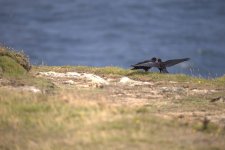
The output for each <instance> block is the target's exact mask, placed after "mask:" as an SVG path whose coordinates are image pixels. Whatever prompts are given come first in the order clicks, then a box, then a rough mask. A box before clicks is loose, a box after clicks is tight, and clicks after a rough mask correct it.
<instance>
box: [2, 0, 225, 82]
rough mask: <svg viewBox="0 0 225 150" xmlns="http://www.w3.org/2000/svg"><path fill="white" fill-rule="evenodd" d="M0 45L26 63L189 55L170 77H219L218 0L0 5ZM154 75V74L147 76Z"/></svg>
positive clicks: (222, 23)
mask: <svg viewBox="0 0 225 150" xmlns="http://www.w3.org/2000/svg"><path fill="white" fill-rule="evenodd" d="M0 43H2V44H5V45H7V46H9V47H13V48H14V49H19V50H23V51H24V52H25V53H27V54H28V55H29V57H30V59H31V62H32V63H33V64H34V65H40V64H42V63H44V64H46V65H88V66H119V67H123V68H129V67H130V65H131V64H134V63H136V62H138V61H142V60H145V59H150V58H151V57H154V56H155V57H160V58H162V59H163V60H167V59H175V58H184V57H190V58H191V60H190V61H189V62H187V63H181V64H179V65H177V66H174V67H171V68H168V70H169V72H172V73H186V74H190V75H194V76H203V77H210V78H211V77H218V76H222V75H224V74H225V62H224V61H225V1H224V0H216V1H215V0H141V1H140V0H113V1H109V0H0ZM153 71H158V70H156V69H155V70H153Z"/></svg>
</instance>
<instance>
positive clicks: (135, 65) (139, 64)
mask: <svg viewBox="0 0 225 150" xmlns="http://www.w3.org/2000/svg"><path fill="white" fill-rule="evenodd" d="M156 60H157V59H156V58H155V57H153V58H152V59H150V60H145V61H142V62H139V63H137V64H134V65H131V66H132V67H133V68H132V69H131V70H136V69H143V70H145V71H146V72H147V71H148V70H149V69H151V68H152V67H151V66H143V65H142V64H146V63H153V62H156Z"/></svg>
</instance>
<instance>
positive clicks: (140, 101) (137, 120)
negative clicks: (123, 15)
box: [0, 66, 225, 150]
mask: <svg viewBox="0 0 225 150" xmlns="http://www.w3.org/2000/svg"><path fill="white" fill-rule="evenodd" d="M40 71H57V72H68V71H78V72H88V73H95V74H97V75H100V76H101V77H104V78H114V79H117V78H120V77H122V76H128V77H130V78H132V79H136V80H141V81H149V82H152V83H154V84H155V86H156V87H155V88H159V89H160V88H161V87H163V86H167V87H171V88H172V87H174V86H176V87H178V86H179V87H185V88H187V89H197V90H203V89H207V90H217V92H214V93H210V92H209V93H204V94H201V93H196V94H191V93H182V91H181V93H179V91H175V92H171V91H164V92H163V93H161V95H162V96H161V97H160V98H154V97H151V95H150V96H149V95H148V93H149V92H151V90H152V88H154V87H149V86H146V87H144V86H138V87H126V86H125V87H124V86H119V85H118V86H117V85H113V86H108V87H104V88H77V87H76V86H74V87H73V88H71V86H70V87H68V88H67V87H66V86H62V87H60V86H55V84H54V83H52V80H49V79H46V78H40V77H39V78H38V77H36V73H38V72H40ZM26 78H27V79H28V80H26ZM4 79H5V78H4V77H3V78H2V80H4ZM6 79H7V80H9V81H11V82H12V80H13V81H14V83H15V84H11V82H10V84H9V85H6V84H4V85H2V84H1V87H0V135H1V136H0V149H3V150H11V149H12V150H14V149H17V150H24V149H32V150H35V149H37V150H42V149H43V150H51V149H54V150H57V149H59V150H61V149H71V150H72V149H171V150H176V149H188V150H189V149H196V150H201V149H202V150H211V149H214V150H220V149H221V150H222V149H224V147H225V141H224V138H225V126H224V115H225V112H224V110H225V109H224V108H225V103H224V102H223V101H216V102H211V100H212V99H213V98H217V97H222V98H223V97H225V92H224V91H225V90H224V89H225V85H224V77H223V78H219V79H213V80H206V79H201V78H193V77H189V76H186V75H162V74H157V73H143V72H135V71H130V70H124V69H121V68H115V67H106V68H94V67H69V66H64V67H49V66H41V67H33V69H32V70H31V72H30V73H28V74H27V75H26V76H25V79H24V78H22V77H13V78H12V77H8V78H6ZM170 82H171V83H170ZM174 82H176V83H174ZM16 83H17V84H16ZM15 85H16V86H17V87H18V88H20V86H21V85H22V86H24V85H34V86H36V87H39V88H42V90H49V91H50V92H42V93H39V94H35V93H31V92H26V91H19V90H16V89H14V90H12V89H11V88H10V87H11V86H15ZM121 93H122V94H121ZM132 94H133V95H132ZM177 96H179V97H178V98H177Z"/></svg>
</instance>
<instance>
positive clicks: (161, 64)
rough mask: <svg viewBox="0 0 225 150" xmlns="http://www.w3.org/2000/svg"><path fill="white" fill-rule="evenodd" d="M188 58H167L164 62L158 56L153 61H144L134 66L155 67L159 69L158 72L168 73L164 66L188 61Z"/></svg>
mask: <svg viewBox="0 0 225 150" xmlns="http://www.w3.org/2000/svg"><path fill="white" fill-rule="evenodd" d="M188 60H190V58H182V59H172V60H167V61H165V62H162V60H161V59H160V58H158V59H157V60H156V61H155V62H144V63H139V64H137V65H135V67H139V68H141V67H142V68H144V67H150V68H151V67H156V68H158V69H159V71H160V73H169V72H168V71H167V69H166V67H171V66H174V65H176V64H179V63H181V62H184V61H188Z"/></svg>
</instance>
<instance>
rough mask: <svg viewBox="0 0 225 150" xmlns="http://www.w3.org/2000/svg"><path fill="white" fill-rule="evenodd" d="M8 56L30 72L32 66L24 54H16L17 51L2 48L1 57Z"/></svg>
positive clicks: (0, 48)
mask: <svg viewBox="0 0 225 150" xmlns="http://www.w3.org/2000/svg"><path fill="white" fill-rule="evenodd" d="M2 56H7V57H10V58H11V59H13V60H14V61H16V62H17V63H18V64H20V65H21V66H22V67H23V68H24V69H25V70H27V71H30V69H31V64H30V62H29V58H28V56H27V55H26V54H24V53H23V52H16V51H15V50H13V49H11V48H8V47H4V46H0V57H2Z"/></svg>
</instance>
